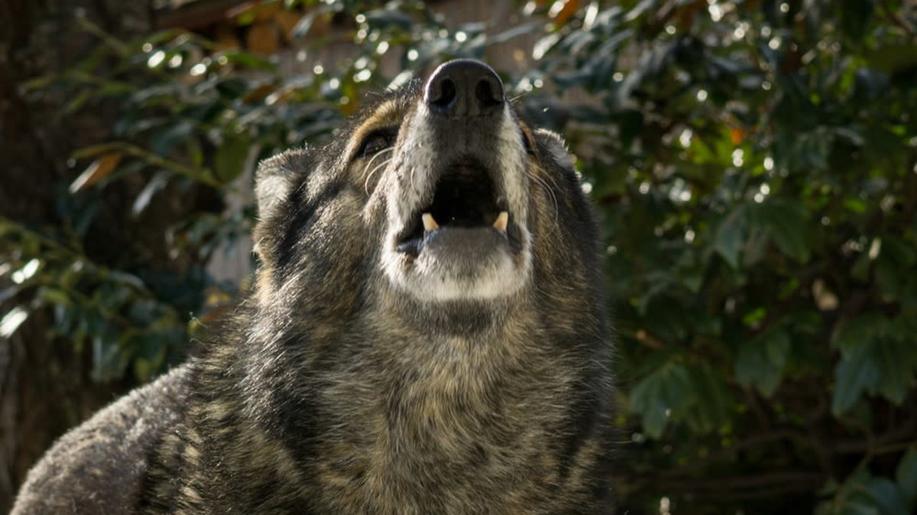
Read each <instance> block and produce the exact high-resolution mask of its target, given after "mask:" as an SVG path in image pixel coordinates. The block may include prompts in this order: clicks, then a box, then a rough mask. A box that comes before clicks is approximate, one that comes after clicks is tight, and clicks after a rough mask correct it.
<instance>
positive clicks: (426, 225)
mask: <svg viewBox="0 0 917 515" xmlns="http://www.w3.org/2000/svg"><path fill="white" fill-rule="evenodd" d="M420 219H421V220H423V230H424V231H427V232H430V231H435V230H436V229H439V224H437V223H436V220H435V219H434V218H433V215H431V214H430V213H424V214H422V215H421V216H420Z"/></svg>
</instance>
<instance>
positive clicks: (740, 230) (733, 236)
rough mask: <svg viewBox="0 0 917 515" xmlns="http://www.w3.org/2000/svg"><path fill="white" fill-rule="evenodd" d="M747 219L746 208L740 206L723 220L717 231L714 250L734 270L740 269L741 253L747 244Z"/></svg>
mask: <svg viewBox="0 0 917 515" xmlns="http://www.w3.org/2000/svg"><path fill="white" fill-rule="evenodd" d="M745 218H746V209H745V206H738V207H736V208H735V209H733V211H732V212H731V213H729V214H728V215H727V216H726V217H725V218H723V220H722V222H720V226H719V228H718V229H717V231H716V238H715V239H714V244H713V245H714V249H715V250H716V251H717V252H718V253H719V254H720V255H721V256H723V259H725V260H726V262H727V263H729V266H731V267H732V268H739V252H740V251H741V250H742V246H743V245H744V243H745V226H746V220H745Z"/></svg>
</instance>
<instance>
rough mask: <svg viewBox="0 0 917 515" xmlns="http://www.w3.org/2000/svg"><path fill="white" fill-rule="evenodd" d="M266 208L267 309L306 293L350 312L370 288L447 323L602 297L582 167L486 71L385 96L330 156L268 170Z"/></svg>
mask: <svg viewBox="0 0 917 515" xmlns="http://www.w3.org/2000/svg"><path fill="white" fill-rule="evenodd" d="M257 196H258V203H259V214H260V218H261V221H260V223H259V225H258V227H257V229H256V245H257V247H256V248H257V249H258V252H259V254H260V256H261V258H262V262H263V266H262V271H261V278H260V281H259V282H260V289H261V292H260V298H261V301H262V302H264V303H276V302H290V301H291V299H297V298H298V299H301V298H302V297H303V295H305V296H306V297H308V298H309V299H310V300H311V301H319V302H320V301H324V304H321V305H322V306H325V308H327V307H329V306H338V307H339V308H341V309H344V310H345V311H346V308H347V306H354V305H355V304H362V303H363V302H362V301H364V300H365V299H366V298H367V296H366V295H365V292H366V291H367V289H368V288H369V289H371V290H372V291H374V292H376V293H378V292H384V297H385V298H386V299H387V303H388V304H389V305H391V306H395V307H396V308H397V309H400V310H402V311H411V312H414V313H429V314H433V316H435V317H442V316H444V315H443V314H444V313H448V312H449V311H450V309H451V308H456V309H458V310H461V309H462V307H463V306H464V307H468V306H474V309H475V310H483V311H485V312H487V311H489V312H495V311H496V312H499V311H504V310H511V309H512V308H513V305H514V304H515V303H517V302H519V301H522V300H525V299H528V300H531V297H532V296H534V295H539V294H540V295H542V296H543V297H544V296H547V297H551V296H553V297H554V299H555V300H557V301H560V300H561V299H562V298H564V297H569V296H570V295H571V293H572V292H574V291H575V290H576V289H577V288H580V290H579V293H578V295H580V296H582V297H583V298H581V299H578V300H581V301H585V302H587V303H588V302H589V301H590V300H592V301H595V300H596V298H595V296H594V295H592V294H590V293H595V288H596V284H595V282H596V279H597V277H598V276H597V270H596V269H595V267H596V264H595V262H596V259H595V247H596V232H595V229H594V227H593V221H592V216H591V213H590V209H589V208H588V206H587V201H586V199H585V197H584V195H583V193H582V190H581V187H580V183H579V180H578V178H577V175H576V172H575V171H574V169H573V160H572V159H571V157H570V155H569V154H568V153H567V151H566V149H565V148H564V144H563V141H562V140H561V139H560V138H559V137H558V136H557V135H555V134H553V133H551V132H548V131H544V130H535V129H533V128H531V127H529V126H528V125H527V124H526V123H525V122H524V121H522V120H521V119H520V117H519V115H518V114H517V113H516V111H515V110H514V109H513V106H512V105H511V104H510V102H508V101H507V99H506V97H505V95H504V89H503V84H502V82H501V80H500V78H499V76H497V74H496V73H494V71H493V70H492V69H491V68H490V67H488V66H487V65H485V64H483V63H481V62H478V61H473V60H455V61H450V62H448V63H446V64H443V65H442V66H440V67H439V68H437V69H436V70H435V71H434V72H433V73H432V74H431V75H430V76H429V78H428V79H427V80H426V81H425V82H424V83H423V84H414V85H412V87H408V88H405V89H404V90H402V91H399V92H396V93H392V94H389V95H388V96H387V97H385V98H383V99H381V100H380V101H378V102H377V103H375V104H374V105H372V106H370V107H369V108H367V109H365V111H364V112H363V113H362V115H360V116H359V117H357V119H355V120H353V121H352V122H351V124H350V125H349V126H348V127H347V128H346V129H344V130H342V131H340V132H339V133H338V134H337V138H336V141H334V142H333V143H332V144H331V145H329V146H328V147H326V148H325V149H322V150H319V151H315V150H309V149H306V150H299V151H292V152H288V153H286V154H283V155H281V156H279V157H277V158H274V159H272V160H269V161H267V162H265V163H264V164H263V166H262V168H261V170H259V174H258V182H257ZM539 276H540V277H539ZM297 291H299V292H302V293H295V292H297ZM361 292H364V293H361ZM294 293H295V294H294ZM311 305H313V306H316V308H315V309H322V310H324V309H325V308H318V307H317V304H316V302H312V303H311ZM335 311H336V312H337V313H338V314H339V315H340V314H341V311H340V309H335Z"/></svg>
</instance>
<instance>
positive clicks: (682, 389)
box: [630, 363, 691, 438]
mask: <svg viewBox="0 0 917 515" xmlns="http://www.w3.org/2000/svg"><path fill="white" fill-rule="evenodd" d="M690 381H691V380H690V377H689V374H688V370H687V369H686V368H685V367H684V366H683V365H680V364H677V363H666V364H665V365H663V366H662V367H660V368H658V369H656V370H655V371H654V372H653V373H651V374H650V375H648V376H647V377H645V378H643V380H642V381H640V383H638V384H637V385H636V386H635V387H634V389H633V390H632V391H631V398H630V409H631V411H633V412H635V413H638V414H640V415H641V418H642V421H643V429H644V431H646V433H647V434H648V435H649V436H650V437H652V438H659V437H661V436H662V432H663V431H664V430H665V426H666V424H667V423H668V420H669V418H670V417H671V416H672V412H673V410H675V409H679V408H684V407H685V405H686V401H687V400H688V399H687V397H688V394H689V392H690Z"/></svg>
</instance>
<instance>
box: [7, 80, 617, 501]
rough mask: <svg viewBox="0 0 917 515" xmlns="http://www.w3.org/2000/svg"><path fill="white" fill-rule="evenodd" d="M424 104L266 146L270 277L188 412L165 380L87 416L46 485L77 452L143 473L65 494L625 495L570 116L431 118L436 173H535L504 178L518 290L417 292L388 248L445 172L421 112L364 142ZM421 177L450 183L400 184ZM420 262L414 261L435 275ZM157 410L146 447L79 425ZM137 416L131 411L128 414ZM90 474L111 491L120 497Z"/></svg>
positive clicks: (591, 230)
mask: <svg viewBox="0 0 917 515" xmlns="http://www.w3.org/2000/svg"><path fill="white" fill-rule="evenodd" d="M417 102H418V96H417V95H416V94H415V93H414V92H413V91H412V90H407V91H402V92H400V93H397V94H395V95H392V96H391V97H390V98H388V99H387V100H386V101H384V102H382V103H381V104H380V105H377V106H373V107H371V108H369V109H368V110H367V111H366V113H364V115H362V116H361V117H360V118H358V119H357V120H355V121H354V123H353V125H352V126H351V127H349V128H348V129H346V130H345V131H343V132H342V134H341V137H340V138H337V142H336V143H334V144H332V145H330V146H329V147H327V148H324V149H320V150H317V149H303V150H293V151H289V152H286V153H284V154H282V155H280V156H278V157H275V158H273V159H270V160H268V161H267V162H265V163H263V164H262V167H261V169H260V170H259V173H258V181H259V186H258V187H257V188H256V189H257V194H258V197H259V209H260V213H259V214H260V220H259V222H258V225H257V227H256V229H255V240H256V246H257V249H258V254H259V256H260V258H261V262H262V264H261V266H260V268H259V271H258V279H257V288H256V291H255V292H254V293H253V294H252V296H251V298H250V299H249V300H248V301H247V302H246V303H244V304H243V305H242V306H241V307H240V308H239V310H238V312H237V313H236V316H235V317H234V319H233V320H232V321H230V323H229V324H228V326H227V328H226V329H225V330H224V331H223V332H222V333H221V334H218V335H215V336H214V337H213V338H212V342H211V343H210V344H208V345H205V346H204V348H203V349H202V350H201V352H200V355H199V356H197V357H196V358H194V359H192V360H191V362H190V363H189V364H188V368H187V371H184V370H183V371H182V372H181V376H180V377H181V378H182V379H181V381H176V382H175V383H174V384H175V385H176V386H178V387H179V388H181V391H182V392H183V393H182V394H181V396H180V397H181V405H180V413H179V412H178V411H179V408H178V407H176V406H175V405H173V404H168V403H169V402H174V398H172V397H171V396H170V398H169V399H165V400H163V399H149V400H148V402H150V403H151V404H150V406H149V408H148V409H147V411H146V412H145V413H146V414H141V415H138V414H136V411H137V410H138V407H137V406H136V404H137V401H132V400H131V399H133V398H138V396H139V397H142V398H146V397H148V396H151V394H152V393H153V392H154V391H156V389H157V388H161V385H162V384H163V383H162V382H160V383H157V385H160V386H156V385H154V386H151V387H147V388H148V389H145V390H141V391H140V392H138V393H136V394H133V396H132V397H128V398H127V399H126V400H124V401H120V402H119V403H117V404H115V405H113V406H112V407H110V408H108V410H106V411H105V412H102V413H100V415H98V416H97V417H95V418H94V419H92V420H91V421H90V422H88V423H87V424H86V425H84V426H81V428H78V429H77V430H75V432H74V433H71V434H72V435H81V436H79V437H77V436H68V437H65V438H64V439H62V440H61V442H60V443H58V445H57V446H56V447H55V449H54V450H52V451H51V452H50V453H49V456H48V457H46V458H45V460H44V461H43V462H42V463H41V464H39V465H38V467H37V468H36V469H35V470H34V471H33V473H32V475H31V476H30V484H32V485H40V484H42V483H46V484H50V482H51V481H54V479H53V478H49V476H52V475H54V474H56V470H55V469H56V467H57V466H56V465H54V464H53V463H55V462H60V463H62V465H60V466H61V467H66V468H69V469H71V470H72V469H73V467H74V466H77V465H73V464H77V463H80V462H82V461H90V462H93V463H96V462H99V463H113V464H114V465H117V462H118V460H120V462H121V463H122V466H123V467H124V468H125V469H127V470H126V471H125V470H122V472H118V474H122V476H123V478H124V480H125V481H126V482H127V483H129V485H128V487H125V488H122V489H121V492H122V493H119V494H118V495H113V494H112V492H111V487H110V486H106V485H105V483H104V481H101V482H99V483H92V482H91V481H90V482H86V481H83V480H82V479H80V474H79V473H76V472H70V473H68V474H66V475H65V476H63V479H61V480H59V481H57V482H56V483H54V485H53V486H51V487H42V488H41V492H42V495H44V496H46V497H47V498H48V499H49V500H48V502H49V503H53V504H54V505H55V506H60V505H62V504H61V503H66V502H73V503H76V505H77V506H79V507H80V510H81V511H80V512H81V513H95V512H96V511H93V510H102V512H106V513H134V512H137V511H139V512H142V513H149V514H152V513H214V514H216V513H371V514H396V513H397V514H402V513H404V514H427V513H437V514H459V513H543V514H549V513H550V514H556V513H584V514H585V513H604V512H606V511H610V507H609V506H610V504H609V499H608V484H607V483H608V454H609V452H610V445H609V443H610V439H611V435H612V431H611V424H610V420H609V418H610V415H611V397H612V378H611V374H610V371H609V369H608V367H609V365H610V361H611V344H610V339H609V330H608V327H607V322H606V319H605V314H604V313H605V308H604V299H603V296H602V287H601V282H602V279H601V270H600V261H599V252H598V245H597V243H598V236H597V229H596V226H595V222H594V220H593V215H592V211H591V209H590V208H589V206H588V203H587V201H586V199H585V197H584V195H583V194H582V191H581V188H580V184H579V182H578V180H577V178H576V174H575V172H574V170H573V169H572V167H571V162H572V161H571V160H570V159H569V156H567V155H566V153H565V152H564V151H563V149H562V143H560V142H559V139H558V138H557V137H556V136H555V135H553V134H548V133H532V132H529V131H528V130H527V129H526V131H525V135H526V136H525V137H527V138H530V139H529V141H530V145H531V148H529V149H528V151H526V149H525V148H524V147H523V141H524V140H523V137H522V134H523V131H522V129H521V128H522V125H521V122H520V121H518V120H517V119H516V116H515V114H514V113H511V112H508V113H509V114H508V115H507V116H511V118H508V120H510V121H509V122H505V123H501V124H496V125H495V128H492V127H491V126H490V125H492V124H486V123H480V124H478V122H477V121H473V120H472V121H469V122H468V124H467V125H461V126H458V125H450V126H448V127H446V126H443V127H439V128H433V129H430V130H434V131H444V132H443V134H446V133H448V135H449V140H448V142H447V144H443V143H436V142H437V141H440V142H441V141H444V138H438V137H436V135H437V134H439V133H438V132H437V133H433V134H432V136H433V137H429V138H428V139H427V140H426V141H427V143H426V145H434V147H433V148H432V152H433V153H432V154H426V157H425V158H424V159H426V160H427V161H426V164H425V166H424V168H423V170H421V171H420V172H419V173H429V174H435V173H439V172H437V170H439V169H441V167H444V166H448V163H447V162H445V161H446V160H448V159H451V157H450V156H460V155H464V154H465V153H473V154H475V155H476V156H481V160H482V162H485V163H486V164H487V166H491V167H496V168H498V169H501V167H503V168H505V165H503V164H501V163H507V162H512V163H515V164H514V165H513V166H512V167H510V168H506V169H507V170H510V172H511V173H513V174H514V175H512V176H507V177H503V178H502V179H500V178H498V179H500V180H502V181H503V183H505V184H511V183H513V181H515V183H514V184H517V185H518V186H505V187H504V190H508V189H510V188H514V189H512V191H504V192H505V193H507V194H509V195H511V196H513V198H512V199H511V202H510V205H511V206H514V207H513V211H512V213H513V214H512V215H511V216H514V217H517V218H515V219H514V222H513V224H512V225H511V228H510V229H509V236H508V238H509V239H510V240H513V239H514V238H515V240H514V241H515V242H516V243H515V244H514V245H511V246H510V248H511V251H510V252H511V253H512V260H513V263H514V265H513V266H514V267H515V268H512V270H513V272H512V273H513V274H515V275H513V277H512V278H511V279H512V280H513V281H518V282H517V283H514V286H513V288H511V289H506V290H505V291H501V293H500V295H498V296H486V297H474V296H471V297H468V298H455V300H449V301H435V300H430V299H429V298H425V297H424V296H423V295H417V294H414V293H412V291H411V290H405V289H404V287H403V286H402V285H400V284H398V282H397V281H396V280H393V279H392V269H390V268H388V269H387V268H386V267H387V266H390V265H391V263H390V262H386V257H385V255H386V254H387V253H388V254H391V252H389V249H391V248H392V247H391V245H393V243H392V238H393V235H394V234H396V233H397V232H398V231H396V230H394V229H393V226H392V224H396V223H397V224H401V223H405V222H404V217H406V216H413V215H412V211H411V209H409V208H410V205H408V206H407V207H405V206H401V205H399V201H400V199H402V198H407V197H403V196H407V195H414V196H415V197H416V198H417V199H420V200H416V201H414V203H415V204H416V203H417V202H422V201H423V198H424V197H425V196H426V197H430V196H432V192H431V190H429V188H432V187H433V184H434V183H435V176H431V177H428V178H424V179H417V178H411V176H410V173H409V172H407V170H410V169H411V165H412V160H411V153H410V152H405V151H404V148H405V147H406V146H407V145H409V144H412V141H408V140H407V138H408V137H409V136H406V134H410V133H411V131H402V132H401V135H400V136H399V138H398V140H397V142H396V143H395V150H394V151H393V152H392V154H394V155H396V156H397V158H396V159H390V160H385V159H383V160H381V164H379V165H378V166H379V167H378V168H370V165H372V166H374V167H375V166H376V165H375V164H374V163H371V160H370V159H369V157H368V156H366V157H361V156H359V155H355V154H354V149H356V148H358V146H359V140H360V138H362V137H365V134H366V132H367V128H366V124H367V123H369V124H374V123H375V124H382V125H392V124H395V125H396V126H397V125H399V124H406V123H408V121H411V120H413V121H412V122H411V123H413V124H415V125H416V124H417V123H418V122H417V120H416V119H415V118H413V117H416V116H420V115H418V114H417V113H418V112H419V111H418V110H417V109H416V105H417ZM383 111H384V112H385V113H388V114H387V115H385V116H381V115H379V113H380V112H383ZM367 120H369V121H367ZM506 123H512V124H513V126H515V127H517V128H519V129H520V130H519V131H518V132H513V131H510V132H507V130H506ZM493 130H498V131H501V132H499V133H492V132H491V133H489V132H488V131H493ZM488 134H491V137H489V136H488ZM428 136H430V135H428ZM413 143H415V144H416V143H417V141H416V140H414V141H413ZM436 145H440V146H438V147H437V146H436ZM421 147H422V146H421ZM421 151H423V152H428V153H429V152H430V151H431V149H430V148H426V149H425V150H420V149H418V150H416V152H421ZM493 156H499V157H493ZM504 172H505V170H504ZM504 172H501V173H504ZM415 173H417V171H416V170H415ZM418 184H429V185H430V186H429V188H427V189H425V188H426V187H425V188H419V189H418V191H415V192H413V193H408V192H404V193H401V192H400V191H399V189H398V188H402V187H412V186H413V187H418V186H417V185H418ZM520 203H522V204H524V205H520ZM395 206H397V208H398V209H399V210H401V211H400V214H399V215H398V216H391V213H390V211H391V209H393V207H395ZM415 207H416V206H415ZM469 241H471V240H469ZM474 241H477V242H478V243H480V242H481V241H484V240H474ZM396 257H397V256H396ZM411 263H412V262H411V261H410V260H407V259H403V260H402V261H399V262H398V263H397V266H398V267H402V268H397V269H395V273H402V272H401V271H402V270H403V271H406V272H404V273H420V272H417V271H416V270H415V271H411V268H410V267H411V266H413V265H412V264H411ZM459 265H460V266H462V267H464V268H463V270H464V272H463V273H468V272H467V270H465V269H468V263H467V262H464V261H463V262H461V263H459ZM443 266H445V267H446V271H447V272H448V271H449V268H448V267H449V266H456V265H449V264H448V262H447V263H446V264H445V265H443ZM444 277H445V276H444ZM481 277H483V278H486V277H487V276H486V275H482V276H481ZM428 282H429V281H428ZM415 293H416V292H415ZM165 381H166V383H167V384H173V383H172V382H170V381H172V380H168V379H167V380H165ZM143 392H149V393H146V394H144V393H143ZM109 412H110V413H109ZM120 412H124V414H123V415H119V414H120ZM160 412H165V413H167V416H163V415H160ZM106 413H108V414H106ZM154 413H155V418H157V419H161V418H165V419H167V420H168V422H167V424H168V425H169V428H168V430H165V428H164V427H163V424H159V425H157V426H156V427H154V428H151V430H150V431H148V432H146V433H144V435H145V436H144V438H143V439H142V441H139V440H138V442H137V444H136V445H133V444H131V445H128V446H127V447H129V448H122V447H123V446H118V445H113V446H110V447H109V446H105V445H100V446H98V447H96V448H91V449H80V448H77V447H75V444H74V443H73V442H75V441H77V440H78V439H79V438H83V437H84V436H82V435H90V437H94V435H97V434H102V433H103V432H104V431H109V433H110V434H111V435H113V436H112V438H113V440H115V441H117V440H121V439H123V435H125V434H127V430H128V429H127V428H130V427H135V426H137V425H138V424H140V423H143V422H145V421H147V420H148V419H147V416H150V417H151V418H154V417H153V414H154ZM117 416H121V417H126V418H125V420H123V421H115V422H108V420H110V419H115V418H117ZM100 417H101V418H100ZM173 424H174V425H173ZM118 435H120V436H118ZM141 449H142V451H141ZM145 455H149V456H151V458H150V460H149V461H148V462H147V461H144V459H143V458H142V456H145ZM126 456H135V457H136V458H135V461H131V460H130V459H125V457H126ZM113 468H115V467H107V468H105V469H104V470H103V475H108V476H109V477H111V475H112V474H114V471H113ZM138 478H139V480H140V481H142V486H141V487H140V489H139V490H140V491H139V495H138V494H137V492H138V489H137V487H136V484H137V483H136V482H137V481H138ZM109 481H113V479H110V480H109ZM110 484H111V483H109V485H110ZM35 488H36V487H34V486H32V487H27V488H26V489H25V490H24V491H23V494H21V495H22V497H21V499H20V502H19V504H17V507H18V508H17V509H20V510H21V511H20V512H19V513H55V512H56V511H53V510H50V511H49V510H48V509H44V508H43V505H41V504H39V503H38V502H37V501H36V500H35V495H34V494H33V492H36V491H38V490H36V489H35ZM90 491H93V492H94V493H96V494H97V496H98V495H102V496H106V495H107V496H113V497H111V498H110V499H109V498H106V499H105V500H104V501H102V502H104V503H105V504H102V503H101V502H99V501H98V499H97V498H94V497H92V496H91V495H90V493H89V492H90ZM119 503H120V509H111V506H114V505H116V504H119ZM20 506H21V507H20ZM17 515H18V514H17Z"/></svg>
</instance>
